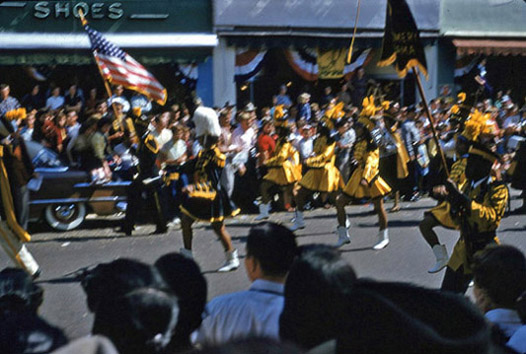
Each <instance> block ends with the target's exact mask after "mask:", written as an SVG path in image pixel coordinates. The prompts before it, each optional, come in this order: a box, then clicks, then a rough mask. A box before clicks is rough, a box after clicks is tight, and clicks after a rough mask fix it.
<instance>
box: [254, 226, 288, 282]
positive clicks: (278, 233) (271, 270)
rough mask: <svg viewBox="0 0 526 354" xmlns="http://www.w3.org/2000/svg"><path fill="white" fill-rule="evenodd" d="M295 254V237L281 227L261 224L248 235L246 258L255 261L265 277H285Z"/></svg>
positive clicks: (285, 228)
mask: <svg viewBox="0 0 526 354" xmlns="http://www.w3.org/2000/svg"><path fill="white" fill-rule="evenodd" d="M296 254H297V244H296V237H295V236H294V233H293V232H292V231H290V230H289V229H288V228H287V227H285V226H283V225H279V224H276V223H272V222H263V223H260V224H258V225H256V226H253V227H252V228H251V229H250V231H249V233H248V238H247V257H248V256H252V257H254V258H255V259H257V260H258V262H259V264H260V266H261V269H262V271H263V273H264V275H266V276H275V277H283V276H285V275H286V274H287V272H288V271H289V269H290V266H291V264H292V262H293V260H294V257H296Z"/></svg>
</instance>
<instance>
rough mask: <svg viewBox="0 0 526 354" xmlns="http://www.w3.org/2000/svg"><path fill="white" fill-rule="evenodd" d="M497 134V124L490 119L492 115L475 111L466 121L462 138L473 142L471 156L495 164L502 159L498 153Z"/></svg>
mask: <svg viewBox="0 0 526 354" xmlns="http://www.w3.org/2000/svg"><path fill="white" fill-rule="evenodd" d="M497 133H498V126H497V123H496V122H495V121H493V120H492V119H490V115H489V114H483V113H481V112H479V111H478V110H475V112H473V114H471V116H470V117H469V119H468V120H467V121H466V123H465V125H464V131H463V132H462V134H461V136H462V137H464V138H465V139H467V140H468V141H470V142H471V144H472V146H471V149H470V150H469V153H470V154H474V155H480V156H482V157H483V158H484V159H486V160H488V161H491V162H495V161H496V160H498V159H499V158H500V156H499V155H498V154H497V152H496V141H495V137H496V135H497Z"/></svg>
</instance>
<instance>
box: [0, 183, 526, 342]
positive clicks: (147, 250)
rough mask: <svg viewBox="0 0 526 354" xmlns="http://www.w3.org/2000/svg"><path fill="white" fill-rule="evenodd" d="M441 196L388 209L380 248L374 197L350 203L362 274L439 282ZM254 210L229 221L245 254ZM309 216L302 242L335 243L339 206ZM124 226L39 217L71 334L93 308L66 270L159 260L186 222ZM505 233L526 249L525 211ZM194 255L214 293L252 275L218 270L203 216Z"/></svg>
mask: <svg viewBox="0 0 526 354" xmlns="http://www.w3.org/2000/svg"><path fill="white" fill-rule="evenodd" d="M514 195H516V193H514ZM434 204H435V202H434V201H433V200H431V199H423V200H421V201H419V202H415V203H409V202H407V203H405V202H404V203H402V210H401V211H400V212H398V213H395V214H389V232H390V238H391V243H390V244H389V246H388V247H387V248H386V249H384V250H381V251H374V250H373V249H372V248H371V247H372V245H373V244H374V242H375V235H376V232H377V224H376V216H375V215H374V214H372V205H362V206H349V207H347V213H348V215H349V218H350V220H351V223H352V226H351V229H350V234H351V238H352V243H351V244H350V245H346V246H344V247H343V248H342V249H341V251H342V254H343V255H344V257H345V258H346V259H347V260H348V261H349V263H351V264H352V266H353V267H354V268H355V270H356V272H357V274H358V275H359V276H360V277H370V278H374V279H377V280H390V281H405V282H412V283H415V284H418V285H422V286H426V287H432V288H436V287H439V286H440V283H441V280H442V277H443V271H442V272H440V273H438V274H428V273H427V269H428V268H429V267H431V266H432V265H433V264H434V258H433V255H432V252H431V249H430V248H429V247H428V246H427V244H426V243H425V241H424V240H423V239H422V238H421V236H420V233H419V231H418V223H419V221H420V220H421V219H422V214H423V212H424V211H426V210H427V209H429V208H430V207H432V206H433V205H434ZM519 204H520V201H519V200H518V199H516V198H514V199H513V200H512V203H511V205H512V208H511V209H512V210H513V209H515V208H517V207H518V206H519ZM387 207H388V208H390V207H391V203H387ZM291 216H292V215H291V214H289V213H279V214H274V215H272V217H271V220H273V221H280V222H283V223H288V222H289V220H290V218H291ZM253 217H254V216H253V215H250V216H240V217H238V218H236V219H234V220H231V221H229V222H228V230H229V232H230V233H231V234H232V239H233V243H234V246H235V247H237V248H238V249H239V252H240V256H241V257H243V256H244V254H245V245H244V244H245V241H246V235H247V232H248V229H249V227H250V226H251V224H252V219H253ZM305 217H306V218H305V220H306V223H307V227H306V228H305V229H304V230H301V231H299V232H298V233H297V236H298V242H299V244H307V243H328V244H331V243H334V242H335V241H336V239H337V237H336V235H335V234H334V231H335V228H336V210H335V209H334V208H333V209H327V210H326V209H318V210H315V211H312V212H306V214H305ZM117 226H118V218H116V217H113V218H108V219H89V220H86V222H85V223H84V224H83V225H82V226H81V228H79V229H77V230H74V231H70V232H64V233H56V232H50V231H49V230H46V229H45V228H42V227H41V226H39V225H33V226H32V230H31V231H32V234H33V240H32V241H31V243H30V244H29V245H28V248H29V249H30V251H31V252H32V253H33V255H34V256H35V258H36V259H37V261H38V262H39V263H40V265H41V267H42V270H43V274H42V277H41V279H40V280H39V282H40V283H41V284H42V286H43V287H44V289H45V293H44V303H43V305H42V307H41V311H40V313H41V315H42V316H43V317H44V318H46V319H47V320H48V321H49V322H51V323H53V324H55V325H58V326H60V327H61V328H63V329H64V330H65V331H66V334H67V335H68V336H69V337H70V338H76V337H80V336H83V335H86V334H88V333H89V331H90V328H91V324H92V316H91V314H90V313H89V312H88V310H87V308H86V305H85V295H84V293H83V292H82V289H81V287H80V285H79V283H78V282H74V281H71V278H70V277H67V276H65V275H67V274H68V273H71V272H74V271H76V270H78V269H80V268H82V267H86V266H90V265H94V264H97V263H100V262H109V261H112V260H114V259H116V258H119V257H128V258H136V259H139V260H142V261H144V262H148V263H153V262H154V261H155V260H156V259H157V258H159V257H160V256H162V255H164V254H166V253H169V252H176V251H177V250H179V248H180V247H181V246H182V237H181V232H180V230H175V229H174V230H170V232H169V233H167V234H165V235H155V236H151V235H149V233H150V232H152V231H153V229H154V226H143V227H141V228H140V229H139V230H138V231H136V232H135V233H134V235H133V236H131V237H126V236H124V235H122V234H117V233H115V232H114V229H115V228H116V227H117ZM438 233H439V236H440V239H441V241H442V242H443V243H444V244H446V245H447V248H448V251H449V253H451V250H452V248H453V245H454V243H455V241H456V239H457V237H458V235H457V234H456V233H455V232H453V231H448V230H446V229H438ZM499 237H500V238H501V240H502V242H503V243H505V244H512V245H515V246H517V247H519V248H520V249H521V250H522V251H523V252H525V253H526V217H525V216H524V215H510V216H508V217H506V218H505V219H504V220H503V222H502V223H501V226H500V229H499ZM194 257H195V259H196V261H197V262H198V263H199V264H200V266H201V268H202V270H203V272H204V273H205V276H206V278H207V280H208V293H209V298H212V297H214V296H217V295H220V294H224V293H228V292H232V291H237V290H242V289H245V288H247V287H248V285H249V281H248V279H247V277H246V275H245V271H244V268H243V266H242V267H241V268H240V269H238V270H237V271H235V272H231V273H226V274H225V273H216V272H215V270H216V269H217V268H218V267H219V266H221V265H222V264H223V262H224V258H223V257H224V256H223V252H222V248H221V245H220V243H219V241H217V239H216V238H215V237H214V234H213V232H212V230H211V229H209V228H208V227H207V225H205V224H201V223H199V224H197V225H196V227H195V237H194ZM10 265H11V263H10V262H9V260H8V259H7V257H6V256H5V255H4V254H3V253H1V252H0V267H2V268H4V267H7V266H10Z"/></svg>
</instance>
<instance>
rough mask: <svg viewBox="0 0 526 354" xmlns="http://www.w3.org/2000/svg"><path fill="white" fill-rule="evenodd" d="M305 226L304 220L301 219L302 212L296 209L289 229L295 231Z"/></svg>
mask: <svg viewBox="0 0 526 354" xmlns="http://www.w3.org/2000/svg"><path fill="white" fill-rule="evenodd" d="M304 228H305V220H303V212H302V211H297V210H296V217H295V218H294V225H292V226H291V227H290V231H296V230H299V229H304Z"/></svg>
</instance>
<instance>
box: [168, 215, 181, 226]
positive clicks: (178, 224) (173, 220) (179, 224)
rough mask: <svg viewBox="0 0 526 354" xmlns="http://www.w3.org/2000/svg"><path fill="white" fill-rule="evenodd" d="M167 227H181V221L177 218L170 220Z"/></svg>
mask: <svg viewBox="0 0 526 354" xmlns="http://www.w3.org/2000/svg"><path fill="white" fill-rule="evenodd" d="M167 226H168V227H180V226H181V219H179V218H178V217H177V216H176V217H175V218H173V219H172V221H170V222H169V223H168V225H167Z"/></svg>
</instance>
